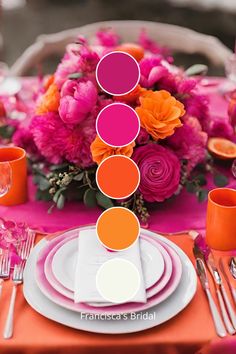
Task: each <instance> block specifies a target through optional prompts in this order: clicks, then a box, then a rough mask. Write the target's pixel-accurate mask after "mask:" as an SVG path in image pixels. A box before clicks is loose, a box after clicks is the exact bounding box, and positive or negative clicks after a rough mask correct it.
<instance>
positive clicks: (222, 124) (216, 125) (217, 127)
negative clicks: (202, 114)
mask: <svg viewBox="0 0 236 354" xmlns="http://www.w3.org/2000/svg"><path fill="white" fill-rule="evenodd" d="M208 135H209V136H210V137H216V138H225V139H233V137H234V129H233V127H232V125H231V124H230V123H229V122H228V121H226V120H225V119H224V118H215V119H213V118H212V119H211V120H210V122H209V125H208Z"/></svg>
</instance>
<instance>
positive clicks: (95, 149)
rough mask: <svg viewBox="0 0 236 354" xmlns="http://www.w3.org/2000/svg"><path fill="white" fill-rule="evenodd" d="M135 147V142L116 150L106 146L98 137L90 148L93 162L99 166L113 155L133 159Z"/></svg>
mask: <svg viewBox="0 0 236 354" xmlns="http://www.w3.org/2000/svg"><path fill="white" fill-rule="evenodd" d="M134 146H135V143H134V142H133V143H131V144H129V145H126V146H123V147H120V148H115V147H112V146H110V145H107V144H105V143H104V142H103V141H102V140H101V139H100V138H99V136H98V135H97V136H96V138H95V140H94V141H93V142H92V144H91V146H90V150H91V153H92V158H93V161H94V162H96V163H97V164H98V165H99V164H100V163H101V162H102V161H103V160H104V159H105V158H106V157H109V156H112V155H125V156H128V157H131V155H132V153H133V148H134Z"/></svg>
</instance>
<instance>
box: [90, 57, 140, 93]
mask: <svg viewBox="0 0 236 354" xmlns="http://www.w3.org/2000/svg"><path fill="white" fill-rule="evenodd" d="M96 78H97V81H98V83H99V85H100V86H101V88H102V89H103V90H104V91H106V92H107V93H109V94H111V95H116V96H119V95H124V94H126V93H128V92H130V91H132V90H133V89H134V88H135V87H136V85H137V84H138V82H139V79H140V70H139V65H138V63H137V61H136V60H135V59H134V58H133V57H132V56H131V55H130V54H127V53H124V52H111V53H108V54H107V55H105V56H104V57H103V58H102V59H101V60H100V61H99V63H98V65H97V68H96Z"/></svg>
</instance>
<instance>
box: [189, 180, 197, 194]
mask: <svg viewBox="0 0 236 354" xmlns="http://www.w3.org/2000/svg"><path fill="white" fill-rule="evenodd" d="M186 190H187V192H189V193H193V194H195V193H196V191H197V186H196V184H195V183H194V182H192V181H187V182H186Z"/></svg>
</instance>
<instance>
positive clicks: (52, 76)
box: [43, 75, 54, 91]
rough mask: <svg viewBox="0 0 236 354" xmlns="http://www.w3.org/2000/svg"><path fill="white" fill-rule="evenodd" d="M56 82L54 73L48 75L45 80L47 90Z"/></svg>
mask: <svg viewBox="0 0 236 354" xmlns="http://www.w3.org/2000/svg"><path fill="white" fill-rule="evenodd" d="M53 83H54V75H50V76H48V77H47V79H46V80H45V83H44V85H43V86H44V88H45V91H47V89H48V88H49V87H50V86H51V84H53Z"/></svg>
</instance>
